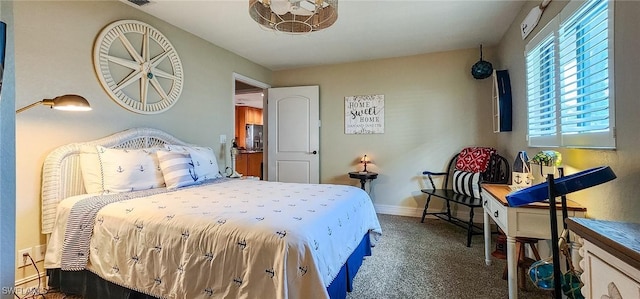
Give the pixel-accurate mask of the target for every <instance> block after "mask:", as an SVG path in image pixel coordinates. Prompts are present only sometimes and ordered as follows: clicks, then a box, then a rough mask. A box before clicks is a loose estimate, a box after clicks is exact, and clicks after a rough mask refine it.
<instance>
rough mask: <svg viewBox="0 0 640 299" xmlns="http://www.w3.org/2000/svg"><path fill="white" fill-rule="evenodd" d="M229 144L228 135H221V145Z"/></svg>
mask: <svg viewBox="0 0 640 299" xmlns="http://www.w3.org/2000/svg"><path fill="white" fill-rule="evenodd" d="M225 143H227V135H220V144H225Z"/></svg>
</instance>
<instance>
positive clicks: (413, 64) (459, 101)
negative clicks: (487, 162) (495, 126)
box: [273, 47, 496, 216]
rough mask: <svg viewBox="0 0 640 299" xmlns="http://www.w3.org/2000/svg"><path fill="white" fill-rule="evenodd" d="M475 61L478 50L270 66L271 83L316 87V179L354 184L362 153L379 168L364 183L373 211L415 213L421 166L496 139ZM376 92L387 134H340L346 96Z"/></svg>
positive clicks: (485, 83)
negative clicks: (318, 125)
mask: <svg viewBox="0 0 640 299" xmlns="http://www.w3.org/2000/svg"><path fill="white" fill-rule="evenodd" d="M484 52H485V53H484V57H485V58H484V59H485V60H488V61H492V59H493V57H494V56H493V50H492V49H490V48H487V47H485V51H484ZM478 60H479V49H468V50H460V51H451V52H443V53H434V54H425V55H417V56H411V57H402V58H392V59H382V60H373V61H364V62H356V63H345V64H337V65H330V66H320V67H309V68H301V69H294V70H283V71H275V72H274V74H273V83H274V84H273V86H274V87H284V86H302V85H319V86H320V120H321V122H322V126H321V128H320V150H319V154H320V182H321V183H336V184H350V185H354V186H359V185H360V183H359V181H357V180H354V179H349V176H348V174H347V173H348V172H350V171H359V170H362V165H360V164H359V163H358V162H359V161H360V158H361V157H362V155H364V154H367V155H368V157H369V158H370V159H371V160H372V161H373V163H372V164H370V165H369V166H368V167H367V169H368V170H370V171H375V172H378V173H379V176H378V178H377V179H376V180H375V181H374V182H373V183H372V184H371V185H369V184H367V191H369V186H372V187H371V191H370V194H371V197H372V200H373V201H374V204H375V205H376V209H377V211H378V212H383V213H394V214H405V215H412V216H414V215H417V214H418V213H421V211H422V208H423V207H424V202H425V197H424V196H423V195H422V193H421V192H420V189H421V188H424V184H423V183H424V182H423V181H422V175H421V173H422V171H424V170H426V169H431V170H442V169H444V168H445V167H446V164H447V163H448V161H449V159H450V158H451V157H452V156H453V155H454V153H456V152H458V151H460V149H461V148H463V147H464V146H470V145H486V146H494V145H495V144H496V140H495V135H494V133H493V132H492V125H491V124H492V118H491V115H492V114H491V113H492V111H491V86H492V85H491V80H490V79H484V80H475V79H473V77H472V76H471V73H470V72H471V66H472V65H473V64H474V63H476V62H477V61H478ZM375 94H381V95H384V110H385V120H384V126H385V127H384V134H370V135H351V134H345V131H344V122H345V119H344V117H345V109H344V98H345V97H347V96H355V95H375ZM433 207H434V208H438V203H434V205H433ZM420 215H421V214H420Z"/></svg>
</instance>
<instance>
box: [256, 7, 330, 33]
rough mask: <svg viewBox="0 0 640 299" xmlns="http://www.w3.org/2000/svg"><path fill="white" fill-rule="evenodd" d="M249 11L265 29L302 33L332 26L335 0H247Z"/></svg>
mask: <svg viewBox="0 0 640 299" xmlns="http://www.w3.org/2000/svg"><path fill="white" fill-rule="evenodd" d="M249 14H250V15H251V18H253V20H255V21H256V22H258V24H260V25H261V26H263V27H265V28H267V29H271V30H274V31H278V32H284V33H290V34H304V33H309V32H314V31H319V30H322V29H325V28H327V27H329V26H331V25H333V23H335V21H336V20H337V19H338V0H249Z"/></svg>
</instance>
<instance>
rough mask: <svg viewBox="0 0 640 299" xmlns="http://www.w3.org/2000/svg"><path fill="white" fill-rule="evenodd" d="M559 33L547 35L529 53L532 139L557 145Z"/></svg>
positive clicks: (527, 57)
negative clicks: (556, 41) (556, 42)
mask: <svg viewBox="0 0 640 299" xmlns="http://www.w3.org/2000/svg"><path fill="white" fill-rule="evenodd" d="M554 41H555V36H554V35H553V32H552V33H551V34H549V35H548V36H547V37H546V38H544V39H543V40H542V41H541V42H540V43H539V44H538V45H537V46H536V47H535V48H533V49H532V50H530V51H529V52H528V53H527V56H526V65H527V101H528V105H527V108H528V111H529V140H536V142H538V143H540V144H544V145H553V143H554V142H553V141H554V140H556V138H555V136H556V133H557V125H556V100H555V99H556V94H555V81H556V80H555V43H554Z"/></svg>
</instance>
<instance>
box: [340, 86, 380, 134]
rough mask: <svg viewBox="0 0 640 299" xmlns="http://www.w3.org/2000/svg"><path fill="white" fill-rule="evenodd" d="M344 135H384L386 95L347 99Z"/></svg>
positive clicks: (345, 102)
mask: <svg viewBox="0 0 640 299" xmlns="http://www.w3.org/2000/svg"><path fill="white" fill-rule="evenodd" d="M344 133H345V134H382V133H384V95H364V96H350V97H345V98H344Z"/></svg>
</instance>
